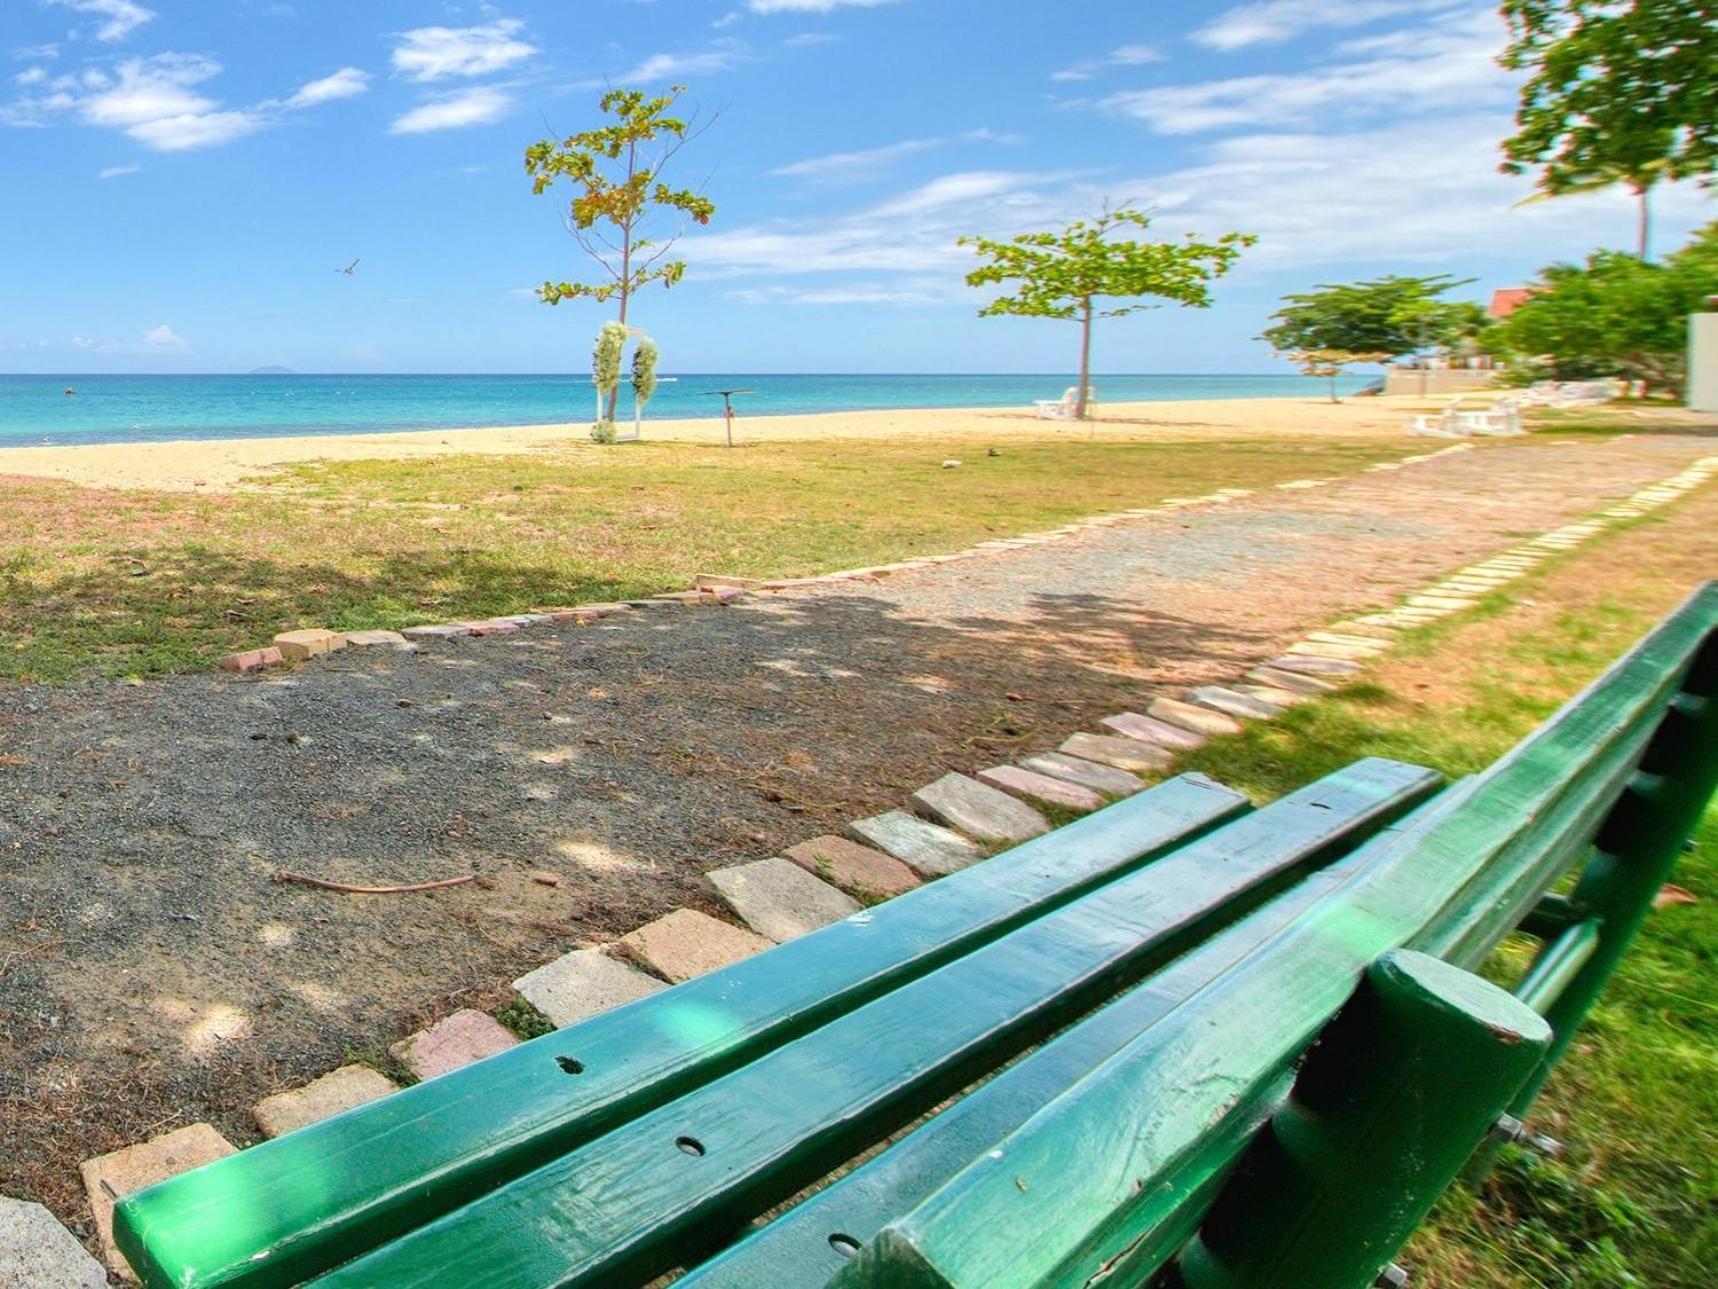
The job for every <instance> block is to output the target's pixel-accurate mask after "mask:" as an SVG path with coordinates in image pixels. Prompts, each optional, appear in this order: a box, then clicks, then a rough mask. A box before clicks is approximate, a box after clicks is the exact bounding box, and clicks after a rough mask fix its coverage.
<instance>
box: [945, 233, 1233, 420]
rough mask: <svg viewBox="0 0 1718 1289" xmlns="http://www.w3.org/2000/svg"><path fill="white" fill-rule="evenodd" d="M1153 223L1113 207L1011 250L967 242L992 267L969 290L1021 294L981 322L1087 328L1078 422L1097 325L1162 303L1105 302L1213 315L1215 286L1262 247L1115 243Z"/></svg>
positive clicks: (1228, 241) (987, 310)
mask: <svg viewBox="0 0 1718 1289" xmlns="http://www.w3.org/2000/svg"><path fill="white" fill-rule="evenodd" d="M1150 226H1151V217H1150V216H1149V215H1147V214H1146V213H1145V212H1143V211H1140V210H1136V209H1134V208H1133V207H1132V206H1130V205H1126V204H1123V205H1121V206H1116V207H1113V208H1112V207H1109V206H1106V207H1105V208H1104V210H1103V211H1102V213H1100V214H1099V215H1098V216H1097V217H1095V218H1093V219H1090V220H1084V219H1081V220H1075V221H1074V222H1073V223H1072V224H1069V225H1068V227H1067V228H1065V229H1063V230H1062V231H1061V232H1057V233H1022V234H1021V235H1020V236H1018V237H1016V238H1014V239H1013V240H1012V241H1007V242H994V241H991V240H990V239H988V238H984V237H963V238H961V239H960V245H962V246H971V247H972V248H973V249H974V250H975V251H976V253H977V254H978V255H979V256H980V257H981V258H983V259H986V260H989V261H990V262H989V263H988V264H985V265H983V266H981V267H979V268H976V269H974V270H973V271H972V272H971V273H968V274H967V275H966V281H967V285H968V286H997V285H1001V284H1003V283H1018V284H1019V285H1018V287H1017V288H1016V289H1015V291H1014V294H1012V295H1004V296H999V297H998V298H997V299H995V300H992V301H991V302H990V303H989V304H987V305H986V306H985V307H984V308H982V309H980V310H979V317H981V318H990V317H997V316H999V315H1004V314H1012V315H1014V316H1016V317H1023V318H1061V319H1064V320H1070V321H1074V322H1078V323H1079V324H1080V383H1079V394H1078V401H1077V402H1076V404H1075V407H1074V415H1075V416H1076V417H1078V418H1079V419H1081V420H1084V419H1085V418H1086V416H1087V413H1088V407H1089V403H1090V397H1089V395H1090V385H1091V374H1092V322H1093V320H1094V319H1096V318H1119V317H1122V316H1124V315H1126V314H1130V313H1137V312H1139V311H1140V310H1141V309H1155V308H1160V307H1161V305H1159V304H1157V303H1129V304H1118V305H1115V306H1113V307H1109V308H1103V307H1100V302H1101V301H1103V300H1127V301H1139V300H1140V299H1141V297H1146V296H1149V297H1154V298H1155V300H1168V301H1173V302H1174V303H1176V304H1180V305H1183V306H1187V307H1192V308H1199V309H1203V308H1208V307H1209V306H1210V303H1211V283H1212V281H1213V280H1214V279H1216V278H1219V277H1222V276H1223V275H1224V274H1225V273H1227V272H1228V271H1229V269H1230V268H1231V267H1232V266H1233V265H1234V263H1235V261H1236V260H1237V259H1238V258H1239V257H1240V254H1241V251H1242V250H1243V249H1245V248H1246V247H1248V246H1251V245H1252V244H1253V243H1254V242H1255V241H1257V240H1258V239H1257V238H1255V237H1253V236H1251V235H1250V234H1245V233H1225V234H1224V235H1223V236H1221V237H1219V238H1218V239H1217V240H1216V241H1214V242H1201V241H1199V240H1197V239H1196V238H1195V237H1194V236H1193V235H1192V234H1189V235H1188V236H1187V237H1186V238H1185V239H1184V240H1182V241H1174V242H1135V241H1122V240H1119V239H1117V238H1116V237H1114V236H1113V235H1114V234H1115V233H1117V232H1118V231H1122V230H1126V229H1146V228H1149V227H1150Z"/></svg>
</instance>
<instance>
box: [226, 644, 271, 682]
mask: <svg viewBox="0 0 1718 1289" xmlns="http://www.w3.org/2000/svg"><path fill="white" fill-rule="evenodd" d="M284 661H286V658H285V655H284V654H282V653H281V651H280V650H279V649H276V648H275V647H274V646H273V645H269V646H268V647H267V648H266V649H247V650H246V651H245V652H244V653H230V654H228V655H227V656H226V657H225V658H222V659H221V670H222V671H236V672H238V673H239V675H241V676H249V675H251V674H252V673H253V672H258V671H262V670H263V669H264V668H267V667H278V666H280V664H281V663H283V662H284Z"/></svg>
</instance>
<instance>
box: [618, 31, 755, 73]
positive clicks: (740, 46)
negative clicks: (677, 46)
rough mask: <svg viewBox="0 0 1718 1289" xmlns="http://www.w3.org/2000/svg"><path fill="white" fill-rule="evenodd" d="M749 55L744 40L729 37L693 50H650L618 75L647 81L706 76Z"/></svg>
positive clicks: (745, 58) (743, 59) (726, 67)
mask: <svg viewBox="0 0 1718 1289" xmlns="http://www.w3.org/2000/svg"><path fill="white" fill-rule="evenodd" d="M750 57H751V51H750V49H749V47H748V46H747V45H746V43H745V42H744V41H742V40H735V39H733V38H732V37H728V38H725V39H722V40H718V41H716V42H715V44H713V45H712V46H711V47H710V48H709V49H704V50H699V51H697V52H695V53H679V54H652V55H651V56H650V57H649V58H646V59H644V60H643V61H642V62H640V63H639V64H638V65H637V66H636V67H634V68H632V69H631V70H630V71H626V72H623V73H621V79H622V80H623V81H644V82H647V83H649V82H656V81H672V80H675V79H677V78H679V77H682V76H709V75H711V74H713V73H715V72H725V71H729V70H730V69H732V68H733V66H734V65H735V64H736V63H740V62H744V61H745V60H747V59H748V58H750Z"/></svg>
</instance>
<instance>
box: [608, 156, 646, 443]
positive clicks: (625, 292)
mask: <svg viewBox="0 0 1718 1289" xmlns="http://www.w3.org/2000/svg"><path fill="white" fill-rule="evenodd" d="M637 169H638V144H637V143H631V144H628V145H627V150H626V182H627V186H628V187H629V188H630V187H631V186H632V176H633V174H634V173H635V172H636V171H637ZM631 297H632V217H631V216H629V217H628V218H627V221H626V223H625V224H624V225H622V227H621V233H620V325H621V326H623V327H624V326H625V325H626V306H627V302H628V301H629V300H630V299H631ZM621 357H622V359H623V360H624V359H625V357H626V349H625V347H624V346H623V347H622V348H621ZM621 366H622V368H623V369H624V367H625V362H624V361H623V362H622V364H621ZM619 407H620V382H619V381H616V382H615V386H614V390H613V392H612V393H610V394H609V396H608V408H607V409H606V410H607V415H606V416H605V417H604V418H603V419H604V420H608V421H612V420H614V417H615V412H616V411H617V410H618V409H619Z"/></svg>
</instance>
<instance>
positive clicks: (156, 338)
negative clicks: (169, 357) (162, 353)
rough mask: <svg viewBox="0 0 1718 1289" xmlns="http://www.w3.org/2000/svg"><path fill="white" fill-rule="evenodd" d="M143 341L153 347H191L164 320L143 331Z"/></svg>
mask: <svg viewBox="0 0 1718 1289" xmlns="http://www.w3.org/2000/svg"><path fill="white" fill-rule="evenodd" d="M143 343H144V344H146V345H149V346H151V347H152V348H155V349H189V348H190V347H191V345H190V342H188V341H187V340H186V339H185V338H184V337H183V336H181V335H180V334H179V333H178V332H176V331H174V330H173V328H172V327H170V326H168V325H167V324H166V323H165V322H163V323H162V324H161V325H160V326H159V327H151V328H149V330H148V331H145V332H144V333H143Z"/></svg>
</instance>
